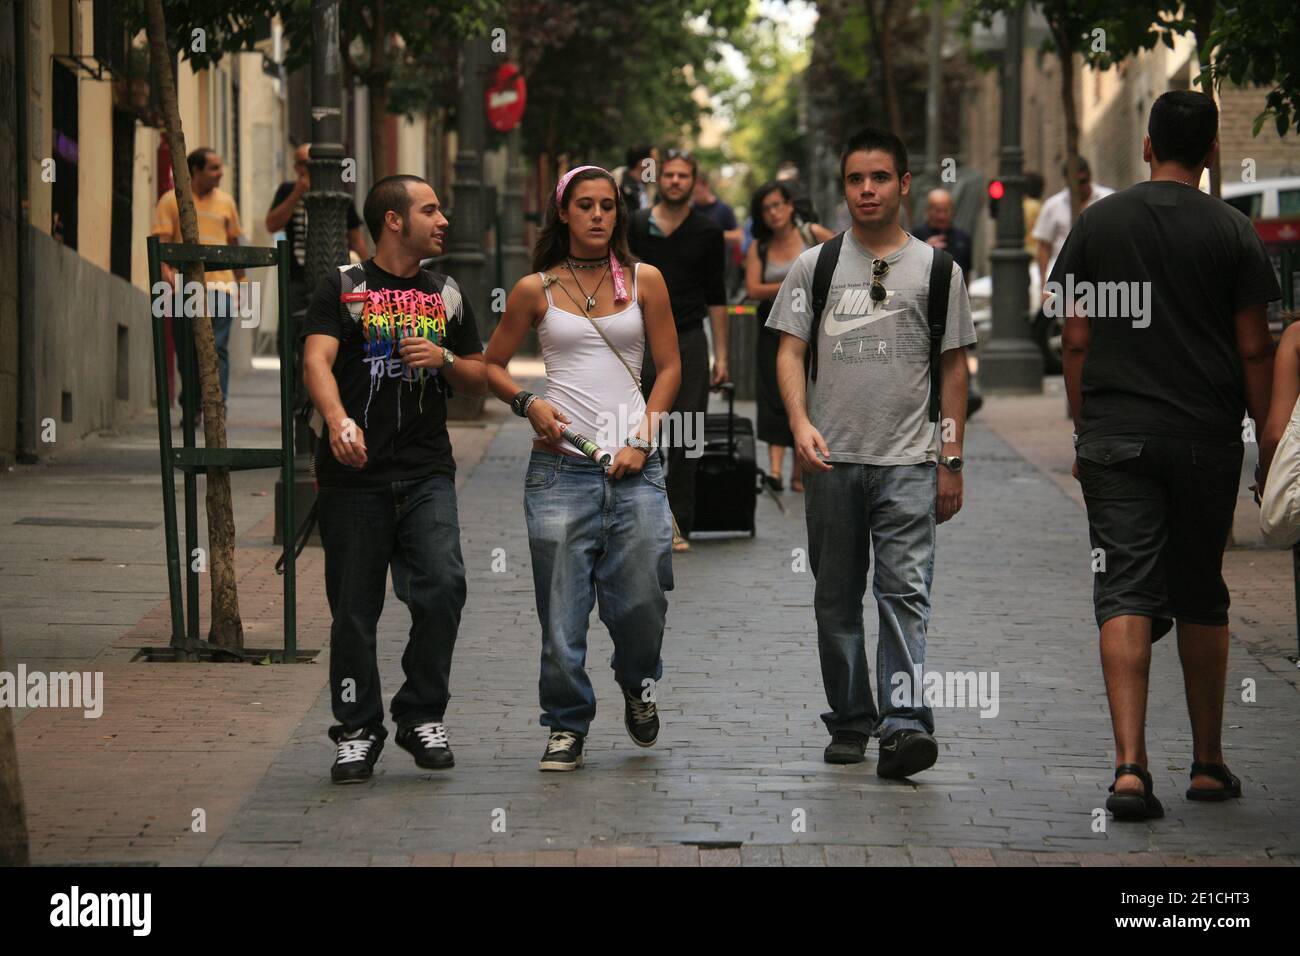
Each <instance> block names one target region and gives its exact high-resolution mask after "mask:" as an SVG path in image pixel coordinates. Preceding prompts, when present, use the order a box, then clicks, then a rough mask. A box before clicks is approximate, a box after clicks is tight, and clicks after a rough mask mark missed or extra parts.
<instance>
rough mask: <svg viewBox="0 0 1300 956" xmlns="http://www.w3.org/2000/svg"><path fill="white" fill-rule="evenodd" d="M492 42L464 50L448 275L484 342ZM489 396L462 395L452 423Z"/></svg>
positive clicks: (473, 41) (451, 407) (478, 40)
mask: <svg viewBox="0 0 1300 956" xmlns="http://www.w3.org/2000/svg"><path fill="white" fill-rule="evenodd" d="M488 42H489V41H488V39H487V37H472V38H470V39H468V40H466V41H465V42H464V44H463V46H462V50H463V51H464V53H463V56H462V65H461V76H460V96H459V98H458V99H457V101H456V141H457V146H456V185H455V188H454V190H453V206H452V210H451V230H450V231H451V242H450V244H449V245H450V248H449V249H448V254H447V272H448V274H449V275H450V276H451V277H452V278H453V279H455V280H456V283H457V285H459V286H460V288H461V291H462V293H463V294H464V296H465V298H466V300H467V301H468V302H469V303H470V307H471V308H472V309H473V310H474V316H475V318H476V319H477V320H478V326H479V330H480V333H481V334H482V335H483V337H484V339H486V338H487V336H488V334H490V332H491V327H492V323H491V320H490V314H489V312H488V305H489V302H488V295H487V255H486V253H485V252H484V249H483V237H484V235H485V234H486V232H487V203H486V199H485V190H484V186H483V146H484V143H485V142H486V140H487V130H486V123H487V121H486V117H485V116H484V111H483V92H484V85H483V79H484V77H483V71H484V69H485V67H486V66H487V62H488V54H489V53H490V49H489V45H488ZM482 410H483V396H481V395H464V394H460V393H457V394H456V395H455V396H454V397H453V398H452V400H451V401H450V402H449V403H448V405H447V417H448V418H459V419H465V418H476V417H477V416H478V414H479V413H480V412H481V411H482Z"/></svg>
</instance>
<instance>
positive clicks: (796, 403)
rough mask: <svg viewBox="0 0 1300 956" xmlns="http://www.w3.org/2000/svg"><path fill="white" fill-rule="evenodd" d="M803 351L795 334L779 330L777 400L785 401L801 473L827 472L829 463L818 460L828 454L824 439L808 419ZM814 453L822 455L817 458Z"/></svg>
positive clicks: (806, 346) (805, 348)
mask: <svg viewBox="0 0 1300 956" xmlns="http://www.w3.org/2000/svg"><path fill="white" fill-rule="evenodd" d="M807 352H808V343H807V342H805V341H804V340H803V339H801V338H799V336H797V335H791V334H790V333H789V332H782V333H781V344H780V345H779V346H778V347H777V350H776V381H777V385H778V386H779V387H780V389H781V400H782V401H783V402H784V403H785V413H786V417H787V418H789V419H790V432H791V434H792V435H793V436H794V453H795V458H796V459H798V462H799V467H800V468H801V469H802V470H803V471H805V472H812V471H830V470H831V466H830V464H829V463H828V462H825V461H823V460H822V458H829V457H830V454H831V453H830V449H829V448H827V446H826V439H824V438H822V434H821V432H819V431H818V430H817V429H816V428H814V427H813V423H812V422H811V421H810V420H809V418H808V392H807V383H806V382H805V380H804V376H805V374H806V373H805V371H804V356H805V355H806V354H807ZM818 452H820V453H821V456H822V458H819V457H818Z"/></svg>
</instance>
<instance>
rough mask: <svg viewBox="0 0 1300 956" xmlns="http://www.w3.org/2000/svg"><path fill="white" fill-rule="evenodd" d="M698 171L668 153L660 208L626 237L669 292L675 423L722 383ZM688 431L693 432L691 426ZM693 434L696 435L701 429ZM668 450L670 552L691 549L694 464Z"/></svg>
mask: <svg viewBox="0 0 1300 956" xmlns="http://www.w3.org/2000/svg"><path fill="white" fill-rule="evenodd" d="M698 174H699V166H698V164H697V163H696V161H695V157H694V156H692V155H691V154H690V153H689V152H687V151H685V150H677V149H670V150H668V151H667V152H666V153H665V154H664V161H663V165H662V166H661V167H660V169H659V201H658V202H656V203H655V204H654V206H653V207H651V208H650V209H642V210H640V211H639V212H636V213H633V214H632V216H631V220H630V228H629V231H628V242H629V244H630V246H631V250H632V254H633V255H635V256H636V257H637V258H639V259H641V260H642V261H643V262H648V263H650V264H651V265H652V266H655V267H656V268H657V269H658V270H659V271H660V272H661V273H662V274H663V277H664V281H665V282H666V283H667V285H668V297H669V299H670V300H671V302H672V308H673V321H674V322H675V323H676V325H677V345H678V349H679V350H680V354H681V376H682V377H681V387H680V389H679V390H678V392H677V398H676V401H675V402H674V403H673V408H672V410H673V411H674V412H676V413H678V415H679V416H681V417H683V418H684V417H686V416H699V417H700V418H699V420H700V421H702V418H703V415H704V412H705V409H707V408H708V405H709V386H710V385H711V384H712V385H718V384H720V383H721V382H725V381H727V313H726V305H727V289H726V282H725V279H724V274H723V265H724V259H723V246H724V242H723V238H722V230H721V229H719V228H718V226H717V224H716V223H714V222H713V220H711V219H710V218H709V217H708V216H706V215H704V213H702V212H700V211H699V210H698V209H692V208H691V195H692V194H693V192H694V190H695V180H696V177H697V176H698ZM706 317H707V318H708V319H709V322H710V324H711V326H712V328H713V372H712V375H711V376H710V373H709V342H708V339H707V338H706V337H705V334H704V320H705V318H706ZM653 358H654V357H653V356H652V355H651V354H649V353H647V354H646V356H645V365H644V366H643V368H642V372H641V390H642V394H643V395H645V396H646V397H647V398H649V396H650V393H651V391H652V390H653V388H654V382H655V374H656V373H655V363H654V361H653ZM691 427H692V428H694V427H695V426H694V425H692V426H691ZM693 433H694V434H703V428H702V425H701V427H700V429H698V430H696V431H695V432H693ZM680 438H681V436H680V435H679V436H678V439H679V440H675V441H673V442H672V443H671V445H670V447H669V450H668V500H669V502H670V503H671V505H672V509H673V517H674V519H675V520H676V522H677V528H678V531H679V533H676V534H674V536H673V550H674V551H686V550H688V549H689V548H690V544H689V538H690V536H691V531H692V529H693V528H694V527H695V470H696V462H697V461H698V459H697V458H688V457H687V456H686V450H687V449H686V445H685V443H684V442H683V441H681V440H680Z"/></svg>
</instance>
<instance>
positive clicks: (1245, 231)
mask: <svg viewBox="0 0 1300 956" xmlns="http://www.w3.org/2000/svg"><path fill="white" fill-rule="evenodd" d="M1218 120H1219V116H1218V108H1217V107H1216V106H1215V105H1214V100H1212V99H1210V97H1208V96H1206V95H1205V94H1203V93H1197V92H1192V91H1189V90H1176V91H1172V92H1169V93H1165V94H1164V95H1162V96H1161V97H1160V98H1159V99H1157V100H1156V102H1155V104H1154V105H1153V106H1152V107H1151V118H1150V122H1149V124H1148V135H1147V137H1146V140H1145V142H1144V143H1143V148H1142V158H1143V159H1144V160H1145V161H1146V162H1148V163H1150V164H1151V179H1150V180H1149V181H1148V182H1144V183H1139V184H1138V185H1136V186H1132V187H1130V188H1128V189H1125V190H1123V191H1122V192H1118V193H1115V194H1113V195H1110V196H1106V197H1105V198H1103V199H1100V200H1098V201H1097V202H1096V203H1094V204H1092V205H1090V206H1088V208H1087V209H1085V210H1084V211H1083V213H1082V214H1081V215H1080V216H1079V219H1078V221H1077V222H1075V224H1074V228H1073V229H1072V230H1071V231H1070V234H1069V236H1068V237H1067V238H1066V240H1065V244H1064V245H1063V246H1062V247H1061V252H1060V254H1059V255H1058V256H1057V259H1056V265H1055V267H1054V268H1053V269H1052V273H1051V276H1050V277H1049V280H1048V282H1047V283H1046V284H1045V286H1044V291H1045V292H1047V293H1048V294H1049V295H1051V296H1052V298H1051V299H1049V300H1048V302H1047V303H1046V304H1045V306H1044V307H1045V308H1053V309H1056V308H1062V309H1063V314H1065V315H1066V316H1067V318H1066V324H1065V333H1064V336H1063V339H1062V342H1063V346H1064V367H1065V383H1066V390H1067V392H1068V394H1069V398H1070V408H1071V411H1072V412H1073V415H1074V423H1075V428H1076V430H1077V434H1076V438H1075V449H1076V459H1075V464H1074V474H1075V477H1076V478H1078V479H1079V483H1080V485H1081V486H1082V489H1083V497H1084V501H1085V503H1086V504H1087V507H1088V530H1089V533H1090V536H1091V539H1092V541H1091V543H1092V549H1093V550H1092V570H1093V604H1094V606H1095V611H1096V617H1097V625H1098V627H1099V628H1100V630H1101V665H1102V672H1103V674H1104V675H1105V679H1106V693H1107V697H1108V699H1109V702H1110V713H1111V722H1112V723H1113V725H1114V731H1115V763H1116V769H1115V782H1114V784H1113V786H1112V787H1111V790H1112V793H1111V796H1110V797H1109V798H1108V799H1107V801H1106V808H1107V809H1108V810H1110V811H1111V813H1113V814H1114V815H1115V818H1116V819H1117V820H1146V819H1149V818H1154V817H1160V816H1163V815H1164V808H1163V807H1162V806H1161V804H1160V801H1159V799H1157V798H1156V796H1155V794H1154V793H1153V792H1152V778H1151V774H1150V773H1148V772H1147V747H1146V726H1145V725H1146V708H1147V682H1148V672H1149V670H1150V666H1151V644H1152V642H1153V641H1156V640H1158V639H1159V638H1160V637H1162V636H1163V635H1164V634H1166V633H1168V631H1169V630H1170V628H1171V627H1172V626H1173V624H1174V622H1175V621H1177V624H1178V657H1179V660H1180V661H1181V663H1182V667H1183V681H1184V684H1185V687H1186V693H1187V710H1188V713H1189V715H1190V716H1191V722H1192V754H1191V758H1192V759H1191V787H1190V788H1189V789H1188V791H1187V798H1188V799H1189V800H1205V801H1220V800H1226V799H1231V798H1234V797H1239V796H1241V782H1240V781H1239V780H1238V779H1237V778H1236V777H1235V776H1233V775H1232V774H1231V773H1229V772H1228V768H1227V767H1226V766H1225V764H1224V759H1223V747H1222V724H1223V694H1224V681H1225V675H1226V670H1227V664H1228V588H1227V586H1226V585H1225V584H1224V581H1223V573H1222V568H1223V549H1224V546H1225V545H1226V544H1227V540H1228V534H1229V532H1230V531H1231V530H1232V518H1233V512H1234V510H1235V507H1236V503H1237V487H1238V484H1239V483H1240V480H1241V464H1242V456H1243V453H1244V448H1243V437H1244V436H1245V435H1246V434H1247V433H1246V430H1245V429H1244V427H1243V416H1244V415H1245V414H1247V413H1249V414H1250V416H1251V417H1252V418H1254V419H1255V422H1256V424H1257V426H1258V427H1259V428H1261V429H1262V428H1263V426H1264V417H1265V415H1266V414H1267V411H1268V400H1269V389H1270V384H1271V381H1272V361H1271V358H1272V352H1273V340H1272V337H1271V335H1270V333H1269V329H1268V321H1267V319H1266V316H1265V309H1266V305H1267V303H1268V302H1269V301H1271V300H1273V299H1276V298H1278V297H1279V296H1280V295H1281V290H1280V289H1279V288H1278V283H1277V278H1276V277H1275V276H1274V274H1273V267H1272V265H1271V263H1270V262H1269V259H1268V256H1267V254H1266V253H1265V251H1264V246H1263V244H1262V243H1261V242H1260V240H1259V237H1258V236H1257V235H1256V234H1255V230H1254V228H1253V227H1252V226H1251V224H1250V220H1249V219H1247V218H1246V217H1245V216H1243V215H1242V214H1241V213H1240V212H1238V211H1237V210H1235V209H1233V208H1232V207H1231V206H1229V205H1228V204H1227V203H1224V202H1222V201H1220V200H1218V199H1216V198H1214V197H1213V196H1209V195H1206V194H1205V193H1203V192H1201V191H1200V190H1199V189H1198V188H1197V184H1198V183H1199V182H1200V179H1201V171H1202V170H1203V169H1204V168H1205V167H1206V166H1208V165H1209V164H1210V163H1211V162H1212V160H1213V158H1214V151H1215V150H1216V149H1217V148H1218V143H1217V139H1216V136H1217V130H1218ZM1049 314H1050V313H1049ZM1058 314H1062V313H1058ZM1180 759H1183V758H1180ZM1159 762H1160V763H1161V764H1164V763H1167V762H1168V757H1166V756H1165V755H1161V759H1160V761H1159Z"/></svg>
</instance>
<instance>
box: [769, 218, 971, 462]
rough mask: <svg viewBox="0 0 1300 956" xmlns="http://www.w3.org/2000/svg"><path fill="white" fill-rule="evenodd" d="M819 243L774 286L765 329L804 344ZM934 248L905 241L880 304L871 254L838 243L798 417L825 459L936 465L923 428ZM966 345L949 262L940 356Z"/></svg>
mask: <svg viewBox="0 0 1300 956" xmlns="http://www.w3.org/2000/svg"><path fill="white" fill-rule="evenodd" d="M821 248H822V247H821V246H814V247H813V248H811V249H807V250H805V251H804V252H803V253H802V254H801V255H800V256H799V258H798V259H797V260H796V261H795V264H794V266H793V267H792V268H791V269H790V274H789V275H788V276H786V279H785V281H784V282H783V283H781V291H780V292H779V293H777V297H776V301H775V302H774V303H773V304H772V313H771V315H769V316H768V319H767V327H768V328H769V329H777V330H779V331H781V332H789V333H790V334H791V335H797V336H798V337H799V338H801V339H803V340H804V341H805V342H806V341H808V335H809V332H810V330H811V329H812V284H813V272H814V270H815V269H816V267H817V254H818V253H819V252H821ZM933 257H934V250H933V249H932V248H931V247H930V246H929V245H927V244H926V243H924V242H922V241H921V240H919V239H917V238H916V237H914V236H909V237H908V242H907V244H906V245H904V246H903V247H902V248H901V249H899V250H898V251H897V252H895V253H893V254H892V255H890V256H887V257H886V259H885V261H886V262H888V263H889V273H888V274H887V275H886V276H885V277H884V279H883V280H882V284H883V285H884V287H885V290H886V293H887V295H886V297H885V300H884V301H883V302H872V301H871V263H872V260H873V259H874V257H873V256H872V255H871V253H870V252H868V251H867V250H866V249H865V248H863V246H862V245H861V244H860V243H859V242H858V241H857V239H855V238H854V237H853V233H852V231H850V232H848V233H847V234H846V235H845V237H844V242H843V244H842V246H841V247H840V261H839V263H838V264H837V265H836V267H835V274H834V276H833V277H832V278H831V287H830V292H829V294H828V295H827V296H826V308H825V310H824V311H823V312H822V318H821V324H820V326H819V328H818V336H817V339H818V341H817V342H816V344H815V346H814V347H815V348H817V349H818V350H819V351H818V353H817V381H816V382H808V389H809V392H808V417H809V418H810V419H811V420H812V423H813V426H814V427H816V429H817V430H818V431H819V432H821V434H822V437H823V438H824V439H826V445H827V447H828V448H829V449H830V460H831V461H843V462H852V463H855V464H863V465H915V464H919V463H920V462H923V461H935V460H937V458H938V452H937V448H938V441H937V438H938V434H937V429H936V426H935V423H933V422H931V421H930V326H929V323H928V321H927V319H926V307H927V303H928V300H929V297H930V263H931V261H932V260H933ZM974 341H975V325H974V323H973V322H972V321H971V315H970V299H969V298H967V296H966V284H965V282H964V281H963V278H962V272H961V267H960V266H957V265H955V264H954V265H953V269H952V283H951V285H950V286H949V289H948V325H947V328H946V329H945V331H944V336H943V351H945V352H946V351H948V350H950V349H955V348H961V347H962V346H966V345H970V344H971V343H973V342H974Z"/></svg>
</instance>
